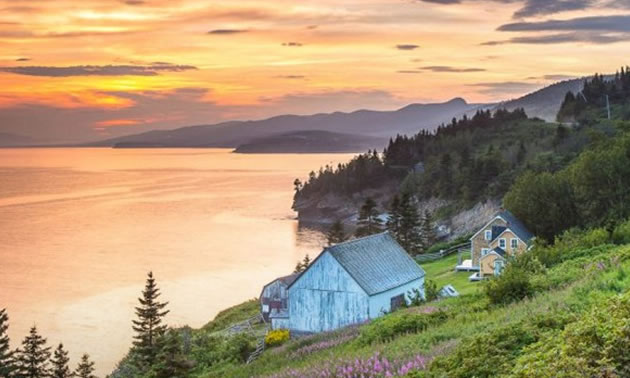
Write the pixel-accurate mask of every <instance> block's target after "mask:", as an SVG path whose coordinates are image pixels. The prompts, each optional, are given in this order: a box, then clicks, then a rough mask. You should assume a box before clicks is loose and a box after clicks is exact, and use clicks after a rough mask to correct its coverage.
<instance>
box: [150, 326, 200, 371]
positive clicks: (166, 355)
mask: <svg viewBox="0 0 630 378" xmlns="http://www.w3.org/2000/svg"><path fill="white" fill-rule="evenodd" d="M160 344H161V345H162V348H161V349H160V352H159V353H158V355H157V361H158V362H157V364H156V367H155V369H154V374H153V375H152V376H154V377H156V378H180V377H181V378H184V377H187V376H188V375H187V373H188V370H189V369H190V368H191V363H190V361H188V360H187V359H186V356H185V355H184V353H183V350H182V341H181V337H180V335H179V333H178V332H177V331H175V330H169V331H168V332H167V333H166V334H165V335H164V336H162V337H161V339H160Z"/></svg>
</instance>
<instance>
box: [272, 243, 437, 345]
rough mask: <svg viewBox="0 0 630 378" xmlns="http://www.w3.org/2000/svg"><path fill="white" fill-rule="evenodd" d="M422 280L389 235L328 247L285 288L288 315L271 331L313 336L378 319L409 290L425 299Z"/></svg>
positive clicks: (405, 298) (398, 304) (399, 303)
mask: <svg viewBox="0 0 630 378" xmlns="http://www.w3.org/2000/svg"><path fill="white" fill-rule="evenodd" d="M424 276H425V273H424V270H422V268H421V267H420V266H419V265H418V264H417V263H416V262H415V261H414V260H413V259H412V258H411V257H410V256H409V255H408V254H407V252H406V251H405V250H404V249H403V248H402V247H401V246H400V245H399V244H398V243H397V242H396V241H395V240H394V238H392V236H391V235H389V233H387V232H386V233H382V234H377V235H372V236H368V237H364V238H360V239H355V240H351V241H348V242H345V243H340V244H337V245H334V246H332V247H328V248H326V249H324V251H322V253H321V254H320V255H319V256H318V257H317V259H315V261H313V263H312V264H311V265H310V266H309V267H308V269H306V271H304V272H303V273H302V274H301V275H300V276H299V277H298V278H297V279H295V281H293V283H291V285H289V287H288V313H287V314H286V315H285V316H286V317H285V318H283V319H282V320H281V319H277V320H278V322H277V323H276V324H274V328H288V329H290V330H291V331H292V332H294V333H315V332H323V331H331V330H334V329H337V328H340V327H344V326H347V325H351V324H357V323H362V322H365V321H366V320H369V319H374V318H377V317H379V316H382V315H383V314H386V313H388V312H391V311H393V310H395V309H397V308H398V307H401V306H402V305H403V304H405V303H408V302H409V300H410V298H409V297H408V295H409V293H410V292H411V291H412V290H413V289H418V290H420V293H421V295H423V296H424ZM273 323H274V321H273V319H272V324H273Z"/></svg>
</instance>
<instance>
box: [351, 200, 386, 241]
mask: <svg viewBox="0 0 630 378" xmlns="http://www.w3.org/2000/svg"><path fill="white" fill-rule="evenodd" d="M378 215H379V214H378V210H377V209H376V202H374V200H373V199H372V198H369V197H368V198H367V199H366V200H365V202H364V203H363V206H361V210H360V211H359V222H358V225H359V227H358V228H357V231H356V233H355V235H356V236H357V237H361V236H368V235H372V234H377V233H379V232H381V231H383V223H382V222H381V220H380V219H379V217H378Z"/></svg>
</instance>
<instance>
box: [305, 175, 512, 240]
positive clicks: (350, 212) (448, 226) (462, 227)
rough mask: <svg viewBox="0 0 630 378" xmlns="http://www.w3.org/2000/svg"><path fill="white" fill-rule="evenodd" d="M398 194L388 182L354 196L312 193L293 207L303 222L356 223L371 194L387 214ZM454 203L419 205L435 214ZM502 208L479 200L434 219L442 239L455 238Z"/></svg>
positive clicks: (426, 203)
mask: <svg viewBox="0 0 630 378" xmlns="http://www.w3.org/2000/svg"><path fill="white" fill-rule="evenodd" d="M395 193H397V186H396V185H389V186H387V187H384V188H380V189H377V190H376V189H369V190H364V191H362V192H360V193H355V194H354V195H353V196H351V197H349V196H343V195H335V194H327V195H324V196H321V197H317V196H310V197H309V198H307V199H300V200H297V201H295V202H294V204H293V209H294V210H295V211H297V212H298V219H299V220H300V222H304V223H311V224H320V225H329V224H332V223H333V222H335V221H337V220H340V221H342V222H343V223H345V224H347V225H349V226H354V225H356V222H357V219H358V216H359V214H358V213H359V209H360V208H361V205H362V204H363V202H364V201H365V199H366V198H368V197H371V198H372V199H373V200H374V201H376V203H377V204H378V206H379V209H380V210H381V211H382V212H383V218H384V219H385V218H386V217H387V213H386V211H387V206H388V203H389V200H390V199H391V198H392V197H393V196H394V194H395ZM449 205H451V202H449V201H445V200H440V199H435V198H432V199H429V200H426V201H421V202H419V203H418V204H417V207H418V211H419V212H420V213H421V214H422V213H424V211H427V210H428V211H430V212H431V213H434V214H435V213H436V212H437V211H438V210H440V209H442V208H444V207H446V206H449ZM500 209H501V203H500V201H498V200H489V201H486V202H480V203H477V204H476V205H475V206H473V207H472V208H470V209H466V210H461V211H459V212H457V213H455V214H453V215H451V216H447V217H444V218H442V219H435V227H436V231H437V234H438V236H439V237H440V238H443V239H455V238H457V237H459V236H462V235H466V234H469V233H471V232H474V231H476V230H477V229H479V228H480V227H482V226H483V225H484V224H486V223H487V222H488V220H489V219H490V218H492V216H494V215H495V214H496V213H497V212H498V211H499V210H500Z"/></svg>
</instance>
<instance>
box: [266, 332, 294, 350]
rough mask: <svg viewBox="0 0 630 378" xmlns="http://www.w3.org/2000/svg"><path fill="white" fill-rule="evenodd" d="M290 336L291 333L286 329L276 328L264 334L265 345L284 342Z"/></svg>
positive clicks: (276, 344) (275, 344)
mask: <svg viewBox="0 0 630 378" xmlns="http://www.w3.org/2000/svg"><path fill="white" fill-rule="evenodd" d="M290 338H291V334H290V333H289V330H288V329H276V330H273V331H270V332H269V333H267V336H265V345H267V346H269V347H275V346H278V345H282V344H284V343H285V342H287V341H288V340H289V339H290Z"/></svg>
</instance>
